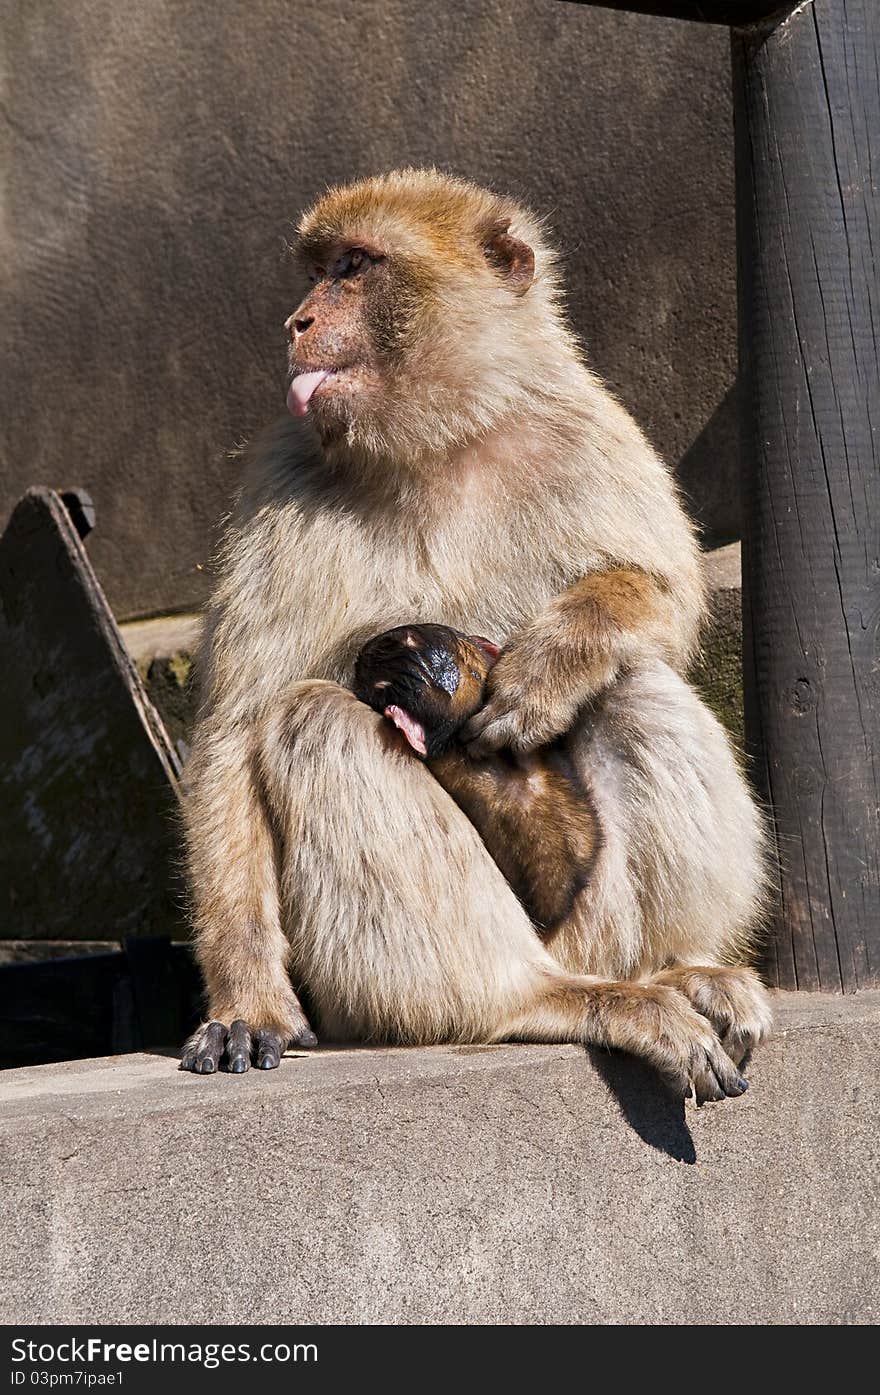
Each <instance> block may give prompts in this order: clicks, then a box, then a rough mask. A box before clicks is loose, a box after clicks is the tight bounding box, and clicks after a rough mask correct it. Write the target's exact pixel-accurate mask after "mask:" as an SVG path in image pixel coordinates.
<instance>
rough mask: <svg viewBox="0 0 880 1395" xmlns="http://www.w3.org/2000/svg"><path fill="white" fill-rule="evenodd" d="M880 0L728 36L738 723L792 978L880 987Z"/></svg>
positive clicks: (772, 969) (782, 968)
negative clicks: (741, 515) (735, 334)
mask: <svg viewBox="0 0 880 1395" xmlns="http://www.w3.org/2000/svg"><path fill="white" fill-rule="evenodd" d="M878 72H880V6H878V4H877V0H814V3H811V4H807V5H804V6H801V7H800V8H799V9H798V10H797V11H796V12H795V13H793V14H792V15H791V17H790V18H789V19H787V20H786V21H785V22H784V23H783V24H781V25H779V26H778V27H777V28H776V29H775V30H774V31H773V32H772V33H763V34H761V35H754V36H750V35H748V34H741V35H738V36H736V37H735V39H734V73H735V113H736V168H737V208H738V224H739V226H738V243H739V286H740V360H741V365H740V366H741V402H742V409H743V423H742V424H743V449H744V468H745V476H746V478H745V499H744V512H745V539H744V550H743V581H744V593H745V598H746V625H745V643H744V649H745V661H746V675H745V679H746V732H747V740H748V745H749V748H750V751H751V753H752V754H753V756H754V758H755V762H756V769H757V771H758V774H759V777H760V779H761V782H762V784H763V788H764V790H765V792H766V795H767V797H768V799H769V801H770V804H771V808H772V816H773V821H774V826H775V833H776V843H777V850H778V857H779V867H780V887H779V890H780V902H779V910H778V914H777V915H776V919H775V924H774V934H773V942H772V946H771V953H770V961H769V964H768V971H769V974H770V977H771V979H772V981H773V982H775V983H777V984H779V985H780V986H781V987H784V988H807V989H828V990H831V991H841V990H844V991H847V992H849V991H852V990H855V989H857V988H861V987H865V986H867V985H870V984H874V985H876V984H878V983H880V665H878V651H877V635H878V622H880V440H878V434H877V433H878V431H880V371H878V352H880V338H878V336H880V278H878V257H880V199H878V182H880V163H878V161H880V83H878Z"/></svg>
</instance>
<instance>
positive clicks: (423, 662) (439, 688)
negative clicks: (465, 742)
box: [354, 625, 498, 759]
mask: <svg viewBox="0 0 880 1395" xmlns="http://www.w3.org/2000/svg"><path fill="white" fill-rule="evenodd" d="M497 657H498V647H497V645H495V644H492V643H491V641H490V640H487V639H483V638H481V637H479V636H476V635H463V634H461V633H460V632H459V631H458V630H453V629H450V628H449V627H448V626H446V625H400V626H398V627H397V629H394V630H386V631H385V633H384V634H381V635H377V636H376V638H375V639H371V640H370V641H369V643H367V644H365V645H364V647H363V649H361V651H360V653H359V654H358V657H357V661H356V663H355V673H354V692H355V694H356V696H357V697H359V698H360V700H361V702H365V703H367V704H368V705H369V706H370V707H372V708H374V709H375V710H376V711H377V712H382V713H383V714H384V715H385V716H386V717H387V718H388V719H389V720H390V721H392V722H393V723H394V725H395V726H396V727H397V728H398V730H399V731H401V732H402V733H403V735H404V736H405V737H406V739H407V741H408V742H409V744H410V746H412V748H413V750H414V751H416V752H417V754H418V755H420V756H426V757H427V758H428V759H430V758H431V757H433V756H438V755H440V754H441V753H442V752H443V751H445V750H446V749H447V748H448V747H449V746H450V745H451V743H452V741H453V739H454V737H455V734H456V732H458V730H459V729H460V728H461V727H462V726H463V725H464V723H465V722H466V721H467V720H468V718H469V717H472V716H473V714H474V713H475V712H476V711H477V709H478V708H479V707H480V706H481V704H482V700H483V687H484V684H485V681H486V676H487V674H488V672H489V669H490V668H491V667H492V664H493V663H494V662H495V659H496V658H497Z"/></svg>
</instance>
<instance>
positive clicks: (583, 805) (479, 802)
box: [354, 625, 601, 937]
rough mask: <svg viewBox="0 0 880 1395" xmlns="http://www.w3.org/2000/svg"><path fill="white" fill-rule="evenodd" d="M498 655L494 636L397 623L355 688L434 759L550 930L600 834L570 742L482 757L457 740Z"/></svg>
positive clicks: (581, 881) (379, 640)
mask: <svg viewBox="0 0 880 1395" xmlns="http://www.w3.org/2000/svg"><path fill="white" fill-rule="evenodd" d="M498 654H499V649H498V646H497V645H495V644H493V643H492V642H491V641H490V640H487V639H483V638H481V637H480V636H478V635H465V634H462V633H461V632H460V631H459V630H453V629H451V628H450V627H449V626H447V625H400V626H398V627H397V628H396V629H393V630H386V631H385V632H384V633H383V634H380V635H377V636H376V637H375V639H371V640H370V641H369V643H368V644H365V645H364V647H363V648H362V649H361V651H360V654H359V655H358V658H357V662H356V665H355V680H354V691H355V694H356V696H357V697H359V698H360V699H361V701H362V702H365V703H367V704H368V706H370V707H372V708H374V709H375V710H376V711H377V712H382V713H383V714H384V715H385V716H386V717H387V718H388V719H389V721H391V722H393V723H394V725H395V726H396V727H397V728H398V730H399V731H400V732H401V733H402V735H403V736H404V737H405V738H406V740H407V741H408V743H409V745H410V746H411V747H412V749H413V751H414V752H415V753H416V754H417V755H418V756H421V757H423V758H424V759H425V760H426V761H427V763H428V767H429V769H430V770H431V772H432V774H433V775H434V776H435V777H436V779H437V780H438V781H439V783H440V784H441V785H442V786H443V788H444V789H445V790H446V791H447V792H448V793H449V794H450V795H451V796H452V798H453V799H454V800H455V802H456V804H458V805H459V806H460V808H462V809H463V810H464V812H465V813H466V814H467V816H468V818H469V819H470V821H471V823H472V824H473V825H474V827H475V828H476V829H477V831H478V832H479V834H480V836H481V838H482V839H483V842H484V843H485V844H486V847H487V848H488V850H489V852H490V853H491V855H492V857H493V858H494V859H495V862H496V863H497V864H498V866H499V867H500V869H501V871H502V872H503V873H504V876H505V877H506V878H507V881H508V882H509V883H510V886H511V887H512V888H513V890H514V891H515V892H516V895H517V896H518V897H519V899H520V901H521V902H522V904H523V906H524V907H525V909H526V911H527V912H528V914H529V916H530V918H531V919H532V921H533V922H534V924H535V927H536V929H537V930H539V931H540V932H542V933H543V934H544V935H545V937H547V936H548V935H549V934H550V933H552V932H553V931H555V930H558V929H559V927H560V926H561V925H562V924H563V922H564V921H565V919H566V918H567V916H568V915H570V913H571V910H572V907H573V905H574V902H575V898H576V897H577V895H578V892H580V891H581V890H582V889H583V888H584V887H585V886H586V884H587V880H588V878H589V875H590V869H591V867H592V865H593V862H594V860H595V857H596V853H597V851H598V848H599V844H600V837H601V835H600V831H599V826H598V822H597V819H596V814H595V810H594V808H593V804H592V802H591V800H590V796H589V793H588V791H587V789H586V787H585V785H584V784H583V781H582V780H581V779H580V778H579V777H578V775H577V773H576V771H575V769H574V766H573V765H572V762H571V761H570V759H569V757H568V755H567V753H566V749H565V741H564V740H558V741H555V742H554V743H553V744H552V745H550V746H546V747H543V748H542V749H540V750H537V751H534V752H531V753H529V754H528V755H517V754H514V753H513V752H510V751H498V752H495V753H493V754H491V755H489V756H487V757H483V758H480V759H476V758H474V757H472V756H470V755H468V754H466V752H465V751H464V749H463V748H462V747H461V746H460V745H459V744H458V743H457V740H456V738H457V736H458V733H459V732H460V731H461V729H462V727H463V726H464V725H465V723H466V722H467V721H468V720H469V719H470V718H471V717H472V716H473V715H474V713H475V712H477V711H478V710H479V709H480V707H481V706H482V705H483V702H484V686H485V682H486V678H487V676H488V673H489V670H490V669H491V667H492V665H493V664H494V662H495V660H496V659H497V657H498Z"/></svg>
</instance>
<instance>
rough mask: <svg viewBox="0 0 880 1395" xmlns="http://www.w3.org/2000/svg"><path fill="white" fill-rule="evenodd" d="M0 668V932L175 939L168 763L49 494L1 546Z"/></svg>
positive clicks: (169, 756)
mask: <svg viewBox="0 0 880 1395" xmlns="http://www.w3.org/2000/svg"><path fill="white" fill-rule="evenodd" d="M0 668H2V674H3V681H2V700H0V933H2V934H3V935H4V936H7V937H9V938H10V939H45V940H51V939H57V940H66V939H76V938H79V937H81V938H83V939H87V940H95V939H108V940H118V939H120V938H121V937H122V936H124V935H137V934H149V933H151V932H152V933H154V934H155V933H165V934H170V933H171V932H172V931H173V930H175V929H179V928H180V926H181V922H182V915H181V908H180V895H181V893H180V885H179V879H178V876H177V872H176V861H177V853H176V843H177V841H178V839H177V828H176V821H175V820H176V814H177V778H178V776H179V774H180V763H179V761H178V759H177V756H176V755H175V752H174V751H173V749H172V748H171V745H170V743H169V740H168V735H167V733H166V731H165V728H164V726H163V724H162V720H161V718H160V717H159V714H158V712H157V711H156V709H155V708H154V707H153V705H152V703H151V702H150V700H149V698H148V696H147V694H146V692H145V690H144V688H143V685H142V683H141V681H140V678H139V677H138V674H137V671H136V669H135V667H134V664H133V663H132V661H131V659H130V658H129V656H128V654H127V652H126V649H125V646H124V645H123V642H122V639H121V637H120V634H119V630H118V628H117V626H116V623H115V621H114V619H113V616H112V615H111V613H110V610H109V608H108V606H107V602H106V600H105V598H104V594H103V591H102V589H101V586H100V585H99V583H98V580H97V578H96V576H95V574H94V572H93V570H92V568H91V566H90V563H89V559H88V557H87V556H86V553H85V550H84V548H83V546H82V543H81V542H80V539H79V537H78V536H77V533H76V531H75V529H74V527H73V524H72V523H71V520H70V517H69V515H68V512H67V510H66V508H65V507H64V505H63V504H62V502H61V500H60V499H59V498H58V495H57V494H55V493H54V492H53V491H52V490H50V489H40V490H38V489H33V490H29V491H28V493H27V494H26V496H25V497H24V499H22V500H21V502H20V503H19V504H18V505H17V507H16V508H15V510H14V512H13V515H12V518H11V519H10V521H9V523H8V525H7V526H6V528H5V530H4V531H3V533H2V536H0Z"/></svg>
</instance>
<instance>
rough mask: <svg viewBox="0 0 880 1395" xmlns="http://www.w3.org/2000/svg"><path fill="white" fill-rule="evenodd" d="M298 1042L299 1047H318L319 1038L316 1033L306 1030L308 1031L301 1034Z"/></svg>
mask: <svg viewBox="0 0 880 1395" xmlns="http://www.w3.org/2000/svg"><path fill="white" fill-rule="evenodd" d="M296 1042H297V1046H317V1045H318V1038H317V1037H316V1036H315V1034H314V1032H312V1031H309V1030H308V1029H306V1031H304V1032H301V1033H300V1035H299V1036H298V1037H297V1039H296Z"/></svg>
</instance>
